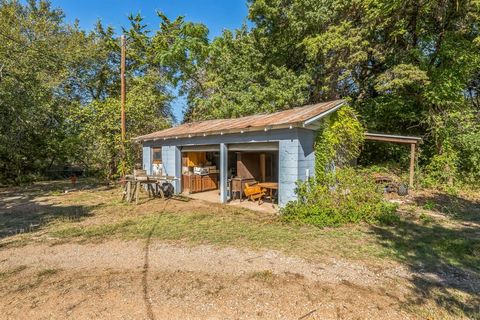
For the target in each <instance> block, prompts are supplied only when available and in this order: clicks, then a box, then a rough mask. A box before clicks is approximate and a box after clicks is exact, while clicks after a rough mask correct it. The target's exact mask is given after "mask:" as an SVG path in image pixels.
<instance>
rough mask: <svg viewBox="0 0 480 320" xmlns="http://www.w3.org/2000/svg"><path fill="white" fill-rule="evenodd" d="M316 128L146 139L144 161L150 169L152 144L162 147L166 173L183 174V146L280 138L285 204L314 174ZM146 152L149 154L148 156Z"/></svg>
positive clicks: (177, 187)
mask: <svg viewBox="0 0 480 320" xmlns="http://www.w3.org/2000/svg"><path fill="white" fill-rule="evenodd" d="M314 140H315V131H313V130H307V129H301V128H292V129H278V130H268V131H261V132H245V133H235V134H224V135H215V136H206V137H192V138H180V139H167V140H163V139H159V140H156V141H145V142H144V143H143V150H144V156H143V161H144V163H143V165H144V168H146V167H148V168H149V169H146V170H147V171H148V170H150V171H149V172H151V155H150V152H151V151H150V150H151V148H152V147H161V148H162V163H163V168H164V173H165V174H166V175H170V176H176V177H179V178H180V176H181V151H180V147H181V146H188V145H205V144H220V143H225V144H227V145H228V144H231V143H245V142H278V145H279V179H278V182H279V187H278V188H279V190H278V193H279V194H278V196H279V199H278V202H279V205H280V206H284V205H285V204H286V203H287V202H288V201H291V200H295V199H296V196H295V186H296V184H295V183H296V181H298V180H305V179H306V178H307V175H308V176H310V177H311V176H313V173H314V163H315V155H314V152H313V143H314ZM145 152H147V153H148V156H145ZM180 190H181V186H180V181H178V182H177V183H176V184H175V191H176V192H180Z"/></svg>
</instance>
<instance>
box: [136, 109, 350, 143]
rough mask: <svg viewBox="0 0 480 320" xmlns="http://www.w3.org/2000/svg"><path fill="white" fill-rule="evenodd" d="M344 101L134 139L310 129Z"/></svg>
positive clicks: (194, 125)
mask: <svg viewBox="0 0 480 320" xmlns="http://www.w3.org/2000/svg"><path fill="white" fill-rule="evenodd" d="M344 103H345V101H344V100H334V101H329V102H322V103H317V104H311V105H306V106H303V107H298V108H293V109H288V110H285V111H279V112H275V113H269V114H256V115H252V116H247V117H242V118H233V119H215V120H206V121H199V122H192V123H185V124H182V125H179V126H176V127H172V128H168V129H164V130H161V131H157V132H153V133H150V134H146V135H143V136H139V137H136V138H134V140H135V141H138V142H141V141H147V140H158V139H171V138H183V137H192V136H207V135H219V134H227V133H242V132H246V131H264V130H265V131H266V130H271V129H280V128H289V127H304V128H310V129H312V128H313V126H314V125H315V123H316V122H317V121H318V120H319V119H321V118H322V117H323V116H325V115H327V114H329V113H331V112H333V111H335V110H337V109H338V108H339V107H340V106H342V105H343V104H344Z"/></svg>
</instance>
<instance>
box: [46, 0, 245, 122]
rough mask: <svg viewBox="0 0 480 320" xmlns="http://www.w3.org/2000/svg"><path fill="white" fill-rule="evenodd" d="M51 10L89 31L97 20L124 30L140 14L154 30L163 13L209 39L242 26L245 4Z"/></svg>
mask: <svg viewBox="0 0 480 320" xmlns="http://www.w3.org/2000/svg"><path fill="white" fill-rule="evenodd" d="M51 2H52V5H53V6H54V7H60V8H62V9H63V11H64V12H65V14H66V18H67V21H69V22H73V21H74V20H75V19H79V20H80V26H81V27H82V28H83V29H86V30H89V29H91V28H92V27H93V26H94V25H95V22H96V21H97V20H98V19H100V20H102V22H103V23H104V24H107V25H110V26H112V27H114V28H115V30H116V31H117V32H119V31H120V30H121V27H122V26H125V27H127V26H128V18H127V17H128V15H129V14H130V13H134V14H136V13H140V14H141V15H142V16H143V17H144V18H145V22H146V24H148V26H149V30H151V31H154V30H156V29H158V24H159V20H158V18H157V17H156V14H155V12H156V11H157V10H160V11H163V12H164V13H165V14H166V15H167V16H168V17H170V18H172V19H173V18H175V17H177V16H180V15H182V16H185V19H186V20H188V21H192V22H201V23H203V24H205V25H206V26H207V27H208V29H209V30H210V33H209V37H210V39H213V38H214V37H215V36H218V35H220V34H221V33H222V30H224V29H235V28H238V27H240V26H241V25H242V23H244V22H246V17H247V11H248V8H247V3H246V0H223V1H222V0H169V1H168V0H163V1H161V0H157V1H154V0H137V1H135V0H52V1H51ZM184 106H185V101H184V100H183V99H182V98H179V99H176V101H174V103H173V111H174V114H175V117H176V118H177V120H178V121H181V120H182V117H183V109H184Z"/></svg>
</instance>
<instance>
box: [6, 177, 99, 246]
mask: <svg viewBox="0 0 480 320" xmlns="http://www.w3.org/2000/svg"><path fill="white" fill-rule="evenodd" d="M94 187H95V186H94V185H90V184H85V183H84V184H80V185H77V186H76V188H75V189H73V188H72V186H71V185H70V184H69V183H67V182H53V183H52V182H49V183H44V184H43V183H38V184H35V185H33V186H29V187H26V188H22V187H16V188H8V189H6V188H5V189H1V190H0V239H3V238H6V237H9V236H13V235H16V234H20V233H25V232H32V231H38V230H40V229H41V228H42V227H43V226H45V225H46V224H48V223H51V222H54V221H58V220H68V221H79V220H81V219H83V218H85V217H88V216H91V215H92V210H93V209H94V208H95V207H96V206H84V205H70V206H60V205H55V204H52V203H50V202H48V201H46V200H45V197H47V196H51V195H59V194H62V193H65V191H67V192H76V190H78V189H83V190H85V189H90V188H94Z"/></svg>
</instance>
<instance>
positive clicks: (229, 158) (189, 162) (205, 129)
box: [135, 100, 345, 207]
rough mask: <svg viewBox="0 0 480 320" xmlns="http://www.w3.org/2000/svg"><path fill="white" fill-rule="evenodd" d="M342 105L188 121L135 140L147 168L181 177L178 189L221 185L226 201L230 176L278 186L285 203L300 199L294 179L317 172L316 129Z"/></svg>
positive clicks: (196, 189)
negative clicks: (140, 147)
mask: <svg viewBox="0 0 480 320" xmlns="http://www.w3.org/2000/svg"><path fill="white" fill-rule="evenodd" d="M344 103H345V102H344V101H343V100H336V101H330V102H325V103H318V104H314V105H307V106H303V107H299V108H293V109H289V110H285V111H280V112H276V113H271V114H258V115H253V116H247V117H242V118H235V119H217V120H207V121H200V122H194V123H186V124H183V125H180V126H176V127H172V128H168V129H165V130H161V131H158V132H154V133H151V134H147V135H143V136H140V137H137V138H135V140H136V141H137V142H139V143H141V144H142V146H143V169H144V170H146V171H147V174H149V175H152V174H161V175H167V176H175V177H177V178H178V179H177V180H176V181H175V183H174V188H175V192H176V193H181V192H202V191H206V190H216V189H219V190H218V191H219V202H222V203H226V202H227V201H228V200H229V198H230V192H229V189H228V186H229V185H230V184H229V182H231V181H232V179H233V180H235V179H240V180H242V179H246V180H248V179H252V180H257V181H268V182H273V183H276V185H277V186H278V204H279V206H280V207H282V206H285V204H286V203H287V202H289V201H291V200H294V199H295V198H296V196H295V187H296V185H295V183H296V181H298V180H305V179H307V178H308V177H310V176H312V175H313V174H314V163H315V154H314V141H315V136H316V130H318V128H319V127H320V125H321V122H322V121H324V119H325V117H328V115H330V114H331V113H333V112H335V111H336V110H338V108H340V107H341V106H342V105H343V104H344Z"/></svg>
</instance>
